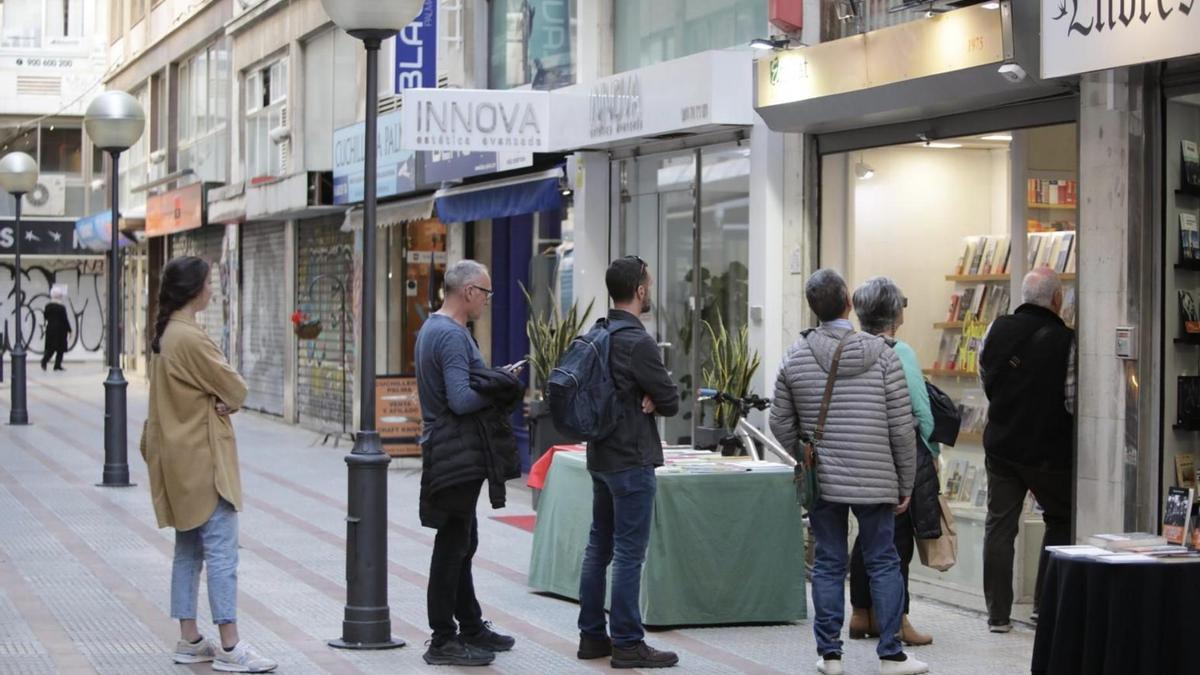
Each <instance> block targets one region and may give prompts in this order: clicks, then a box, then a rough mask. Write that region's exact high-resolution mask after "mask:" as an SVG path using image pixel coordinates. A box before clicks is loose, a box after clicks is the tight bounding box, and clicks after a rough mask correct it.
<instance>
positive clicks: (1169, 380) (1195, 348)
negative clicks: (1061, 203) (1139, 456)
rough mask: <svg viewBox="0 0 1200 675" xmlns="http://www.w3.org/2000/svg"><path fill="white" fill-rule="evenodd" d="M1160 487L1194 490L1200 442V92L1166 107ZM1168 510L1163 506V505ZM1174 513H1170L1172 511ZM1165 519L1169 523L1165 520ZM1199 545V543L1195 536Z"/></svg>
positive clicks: (1165, 492) (1164, 492)
mask: <svg viewBox="0 0 1200 675" xmlns="http://www.w3.org/2000/svg"><path fill="white" fill-rule="evenodd" d="M1163 112H1164V115H1165V117H1166V134H1165V139H1164V140H1165V143H1166V148H1165V149H1164V153H1163V157H1164V162H1165V166H1164V172H1165V173H1164V176H1165V180H1164V184H1163V187H1164V190H1165V194H1164V199H1163V205H1164V210H1165V214H1164V215H1165V217H1166V221H1165V222H1166V224H1167V229H1166V231H1167V232H1168V233H1169V236H1167V237H1165V239H1164V242H1163V257H1164V260H1163V270H1164V276H1165V279H1164V283H1163V288H1164V291H1165V293H1166V295H1165V297H1164V298H1163V307H1166V308H1170V307H1172V305H1175V306H1178V308H1179V309H1178V311H1164V312H1163V319H1162V320H1163V331H1162V334H1163V343H1164V344H1163V349H1162V353H1163V373H1164V377H1163V392H1162V397H1163V417H1164V419H1163V423H1162V426H1163V464H1162V467H1163V469H1162V474H1163V475H1162V492H1161V494H1162V495H1163V497H1164V499H1167V498H1168V497H1169V495H1170V492H1171V490H1172V489H1173V488H1174V489H1175V490H1177V491H1178V490H1183V491H1184V493H1183V494H1184V495H1186V490H1188V489H1195V487H1196V454H1195V453H1196V451H1197V448H1198V447H1200V311H1198V310H1197V306H1196V301H1197V298H1200V227H1198V226H1197V222H1198V221H1200V148H1198V145H1200V90H1198V91H1195V92H1193V93H1190V94H1185V95H1181V96H1176V97H1173V98H1169V99H1167V101H1166V105H1165V106H1164V110H1163ZM1168 510H1169V508H1167V506H1164V511H1168ZM1167 515H1169V514H1167ZM1164 522H1165V521H1164ZM1197 543H1200V542H1197Z"/></svg>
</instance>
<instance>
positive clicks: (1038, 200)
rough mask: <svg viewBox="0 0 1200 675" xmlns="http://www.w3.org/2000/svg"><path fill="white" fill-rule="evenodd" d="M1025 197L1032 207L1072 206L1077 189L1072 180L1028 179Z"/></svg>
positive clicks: (1076, 196) (1076, 195)
mask: <svg viewBox="0 0 1200 675" xmlns="http://www.w3.org/2000/svg"><path fill="white" fill-rule="evenodd" d="M1026 197H1027V198H1028V201H1029V203H1030V204H1031V205H1033V206H1045V205H1052V206H1053V205H1058V204H1070V205H1074V204H1075V203H1076V200H1077V199H1078V187H1077V183H1076V182H1075V181H1073V180H1067V179H1061V178H1056V179H1045V178H1043V179H1038V178H1030V179H1029V182H1028V184H1027V189H1026Z"/></svg>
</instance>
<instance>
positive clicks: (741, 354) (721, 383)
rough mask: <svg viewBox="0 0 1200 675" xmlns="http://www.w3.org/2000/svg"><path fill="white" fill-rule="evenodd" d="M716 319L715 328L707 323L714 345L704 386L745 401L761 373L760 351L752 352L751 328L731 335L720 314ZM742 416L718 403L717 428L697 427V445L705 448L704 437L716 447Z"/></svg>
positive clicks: (735, 408) (704, 372) (734, 408)
mask: <svg viewBox="0 0 1200 675" xmlns="http://www.w3.org/2000/svg"><path fill="white" fill-rule="evenodd" d="M716 319H717V325H716V326H715V327H714V326H713V325H712V324H711V323H709V322H708V321H705V322H703V323H704V327H705V329H706V330H707V331H708V337H709V341H710V348H709V349H710V352H709V360H708V363H707V364H705V366H704V368H703V369H702V371H701V374H702V375H703V377H704V386H705V387H708V388H709V389H716V390H717V391H720V392H724V393H726V394H730V395H732V396H735V397H737V398H741V397H744V396H746V395H747V394H748V393H750V382H751V381H752V380H753V379H754V373H755V372H757V371H758V367H759V365H760V363H761V359H760V358H759V355H758V352H757V351H751V349H750V329H749V327H748V326H746V325H745V324H743V325H742V327H741V328H739V329H738V330H737V331H736V332H733V333H730V332H729V330H728V329H727V328H726V327H725V320H724V319H723V318H721V315H720V314H717V317H716ZM741 414H742V413H741V410H740V409H739V408H738V406H737V405H736V404H734V403H729V402H720V403H717V404H716V410H715V412H714V413H713V422H714V425H715V426H714V427H708V428H706V427H702V426H698V427H697V429H696V436H697V445H698V446H699V445H702V442H701V441H700V439H701V437H705V436H707V439H708V443H707V445H712V444H713V443H712V442H713V441H714V440H719V439H720V438H723V437H724V436H726V435H728V434H729V432H730V431H732V430H733V428H734V427H735V426H737V423H738V420H739V419H740V418H741Z"/></svg>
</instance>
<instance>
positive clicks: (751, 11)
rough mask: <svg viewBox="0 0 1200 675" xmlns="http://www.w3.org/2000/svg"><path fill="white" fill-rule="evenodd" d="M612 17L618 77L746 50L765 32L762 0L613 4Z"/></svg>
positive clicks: (622, 1)
mask: <svg viewBox="0 0 1200 675" xmlns="http://www.w3.org/2000/svg"><path fill="white" fill-rule="evenodd" d="M613 15H614V16H613V24H614V32H615V38H614V40H615V49H614V54H613V59H614V65H615V67H616V71H617V72H624V71H626V70H633V69H634V68H641V67H643V66H649V65H653V64H655V63H661V62H663V61H670V60H671V59H677V58H680V57H682V56H688V55H689V54H697V53H699V52H703V51H707V50H710V49H725V48H728V47H735V46H738V45H746V44H748V43H749V42H750V41H751V40H753V39H754V38H756V37H763V36H764V35H765V34H766V33H767V32H768V24H767V3H766V2H763V1H762V0H708V1H707V2H702V3H701V2H687V0H660V1H657V2H643V0H613Z"/></svg>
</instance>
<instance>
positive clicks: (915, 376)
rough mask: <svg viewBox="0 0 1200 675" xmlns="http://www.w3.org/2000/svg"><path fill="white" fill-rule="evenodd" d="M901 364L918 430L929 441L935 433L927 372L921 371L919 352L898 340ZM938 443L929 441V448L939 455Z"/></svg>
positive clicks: (897, 354)
mask: <svg viewBox="0 0 1200 675" xmlns="http://www.w3.org/2000/svg"><path fill="white" fill-rule="evenodd" d="M894 350H895V352H896V356H898V357H899V358H900V365H901V366H902V367H903V368H904V379H905V380H906V381H907V382H908V396H909V398H910V399H912V408H913V417H915V418H916V420H917V430H918V431H919V432H920V433H921V438H923V439H925V441H926V442H929V437H930V436H931V435H932V434H933V408H932V407H931V406H930V405H929V391H928V390H927V389H925V374H924V373H922V372H921V363H920V362H919V361H918V360H917V353H916V352H915V351H913V348H912V347H910V346H909V344H908V343H907V342H903V341H901V340H897V341H896V346H895V347H894ZM936 446H937V444H936V443H929V449H930V450H932V451H933V454H934V456H937V454H938V451H939V450H940V448H938V447H936Z"/></svg>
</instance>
